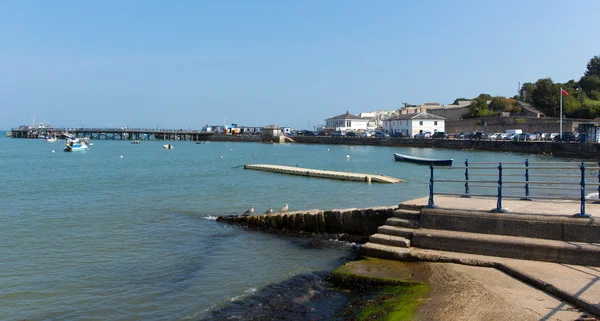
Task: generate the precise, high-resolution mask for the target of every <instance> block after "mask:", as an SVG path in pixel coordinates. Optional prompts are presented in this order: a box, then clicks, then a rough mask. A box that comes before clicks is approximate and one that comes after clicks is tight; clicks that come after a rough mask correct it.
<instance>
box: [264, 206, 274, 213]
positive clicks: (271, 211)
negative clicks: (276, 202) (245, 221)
mask: <svg viewBox="0 0 600 321" xmlns="http://www.w3.org/2000/svg"><path fill="white" fill-rule="evenodd" d="M265 214H273V208H272V207H269V209H268V210H267V211H266V212H265Z"/></svg>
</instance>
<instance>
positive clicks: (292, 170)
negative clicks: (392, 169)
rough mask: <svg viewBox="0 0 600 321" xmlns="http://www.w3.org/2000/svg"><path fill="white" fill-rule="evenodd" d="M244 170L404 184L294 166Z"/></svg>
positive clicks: (387, 178) (258, 166)
mask: <svg viewBox="0 0 600 321" xmlns="http://www.w3.org/2000/svg"><path fill="white" fill-rule="evenodd" d="M244 169H254V170H259V171H265V172H275V173H281V174H290V175H299V176H307V177H322V178H332V179H339V180H344V181H359V182H368V183H371V182H377V183H388V184H395V183H401V182H404V180H401V179H399V178H395V177H391V176H385V175H376V174H362V173H350V172H336V171H326V170H321V169H311V168H302V167H294V166H282V165H268V164H245V165H244Z"/></svg>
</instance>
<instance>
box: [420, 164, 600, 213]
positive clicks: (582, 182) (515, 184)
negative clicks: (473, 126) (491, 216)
mask: <svg viewBox="0 0 600 321" xmlns="http://www.w3.org/2000/svg"><path fill="white" fill-rule="evenodd" d="M586 163H588V164H594V165H597V166H590V167H586V166H585V164H586ZM471 164H481V165H483V164H490V165H491V164H494V165H495V164H498V165H497V166H469V165H471ZM504 164H511V165H515V164H523V165H524V166H523V167H515V166H509V167H503V163H501V162H500V163H492V162H470V163H469V160H468V159H467V160H465V166H464V167H463V166H456V167H441V168H440V169H446V170H458V169H464V170H465V173H464V176H465V179H464V180H463V179H435V178H434V169H435V168H436V167H434V165H433V164H431V165H430V172H431V174H430V178H429V200H428V202H427V206H428V207H435V202H434V195H436V194H437V195H454V196H461V197H472V196H485V197H496V198H497V205H496V208H495V209H494V210H493V211H495V212H505V211H506V209H504V208H502V199H503V198H520V199H521V200H531V199H532V198H539V199H555V200H579V201H580V213H578V214H576V216H584V217H588V216H589V214H586V213H585V201H586V199H585V196H586V195H585V191H586V186H597V191H598V198H599V199H600V161H598V162H577V163H575V162H564V163H563V162H529V160H528V159H526V160H525V162H523V163H519V162H506V163H504ZM530 164H537V165H540V164H579V166H578V167H576V168H569V167H567V168H565V167H564V166H563V167H548V166H541V167H532V166H529V165H530ZM469 170H496V171H497V174H493V173H470V172H469ZM503 170H524V171H525V173H524V174H504V175H503V174H502V172H503ZM530 170H578V171H579V174H578V175H550V174H530V173H529V171H530ZM586 170H587V171H588V172H587V173H586ZM591 170H594V171H595V170H597V171H598V174H597V175H593V177H592V175H590V174H589V173H590V172H589V171H591ZM586 174H587V175H586ZM469 175H471V176H491V177H495V176H497V177H498V180H470V179H469ZM503 176H510V177H521V176H522V177H524V179H525V180H524V181H515V180H511V181H503V180H502V178H503ZM530 177H555V178H556V177H561V178H578V179H579V180H578V182H575V181H571V182H570V181H562V182H556V181H543V180H542V181H540V180H538V181H530V180H529V178H530ZM586 177H587V178H588V179H590V178H597V179H598V183H591V182H586ZM436 182H438V183H464V186H465V192H464V193H462V194H459V193H440V192H437V193H436V192H434V183H436ZM473 183H474V184H473ZM477 184H490V185H477ZM493 184H497V185H496V186H497V187H498V192H497V194H496V195H490V194H472V193H471V190H470V187H481V188H490V187H494V185H493ZM530 185H579V188H570V187H564V186H563V187H551V186H546V187H545V188H546V189H552V190H571V191H574V190H579V191H580V192H581V195H580V197H579V198H578V199H575V198H571V197H550V196H532V195H530V191H529V186H530ZM523 187H524V188H525V195H524V196H517V195H502V190H503V188H513V189H514V188H523Z"/></svg>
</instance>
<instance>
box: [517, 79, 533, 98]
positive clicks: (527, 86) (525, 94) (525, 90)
mask: <svg viewBox="0 0 600 321" xmlns="http://www.w3.org/2000/svg"><path fill="white" fill-rule="evenodd" d="M534 90H535V85H534V84H532V83H530V82H526V83H524V84H523V85H522V86H521V90H520V91H519V99H520V100H522V101H524V102H526V103H531V94H532V93H533V91H534Z"/></svg>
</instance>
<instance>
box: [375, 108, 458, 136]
mask: <svg viewBox="0 0 600 321" xmlns="http://www.w3.org/2000/svg"><path fill="white" fill-rule="evenodd" d="M445 120H446V119H445V118H444V117H441V116H436V115H433V114H428V113H426V112H420V113H418V114H402V115H399V116H396V117H394V118H390V119H386V120H384V121H383V130H384V131H385V132H387V133H390V134H392V135H401V136H408V137H414V136H415V135H416V134H419V133H423V132H429V133H430V134H433V133H436V132H443V131H445Z"/></svg>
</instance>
